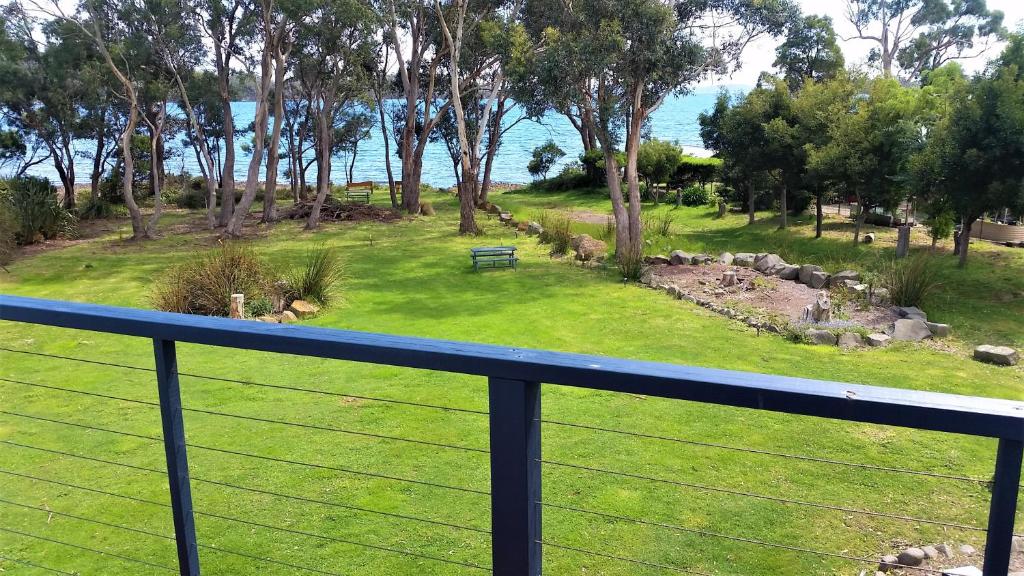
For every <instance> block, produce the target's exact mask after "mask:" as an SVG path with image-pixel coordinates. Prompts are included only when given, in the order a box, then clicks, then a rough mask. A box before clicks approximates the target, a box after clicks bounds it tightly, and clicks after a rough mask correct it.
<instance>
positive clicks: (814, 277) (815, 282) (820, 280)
mask: <svg viewBox="0 0 1024 576" xmlns="http://www.w3.org/2000/svg"><path fill="white" fill-rule="evenodd" d="M826 284H828V273H827V272H811V280H810V282H808V283H807V285H808V286H810V287H811V288H814V289H815V290H817V289H818V288H824V287H825V285H826Z"/></svg>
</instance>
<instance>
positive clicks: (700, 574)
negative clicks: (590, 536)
mask: <svg viewBox="0 0 1024 576" xmlns="http://www.w3.org/2000/svg"><path fill="white" fill-rule="evenodd" d="M534 542H535V543H537V544H540V545H541V546H548V547H551V548H558V549H560V550H569V551H570V552H578V553H580V554H586V555H588V556H598V557H601V558H610V559H612V560H618V561H620V562H628V563H630V564H637V565H639V566H647V567H649V568H661V569H662V570H671V571H672V572H679V573H680V574H691V575H692V576H711V575H710V574H708V573H707V572H695V571H693V570H690V569H687V568H678V567H676V566H669V565H667V564H658V563H656V562H648V561H646V560H637V559H635V558H626V557H625V556H616V555H615V554H608V553H607V552H596V551H594V550H585V549H583V548H576V547H574V546H566V545H564V544H556V543H554V542H548V541H547V540H534Z"/></svg>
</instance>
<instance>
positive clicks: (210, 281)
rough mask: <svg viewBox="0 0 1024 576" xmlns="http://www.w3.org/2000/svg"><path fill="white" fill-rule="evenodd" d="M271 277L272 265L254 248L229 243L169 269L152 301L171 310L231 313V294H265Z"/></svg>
mask: <svg viewBox="0 0 1024 576" xmlns="http://www.w3.org/2000/svg"><path fill="white" fill-rule="evenodd" d="M270 279H271V272H270V267H269V266H268V265H267V263H266V261H264V260H263V258H261V257H260V256H259V255H258V254H257V253H256V251H255V250H254V249H252V248H251V247H249V246H246V245H242V244H235V243H228V244H224V245H223V246H221V247H220V248H217V249H215V250H211V251H209V252H207V253H206V254H202V255H200V256H199V257H198V258H196V259H195V260H193V261H191V262H186V263H183V264H179V265H178V266H176V267H174V268H172V269H171V270H169V271H168V272H167V273H166V274H165V275H164V277H163V278H161V279H159V280H158V281H157V282H156V284H155V287H154V289H153V294H152V298H153V304H154V306H156V307H157V308H158V309H160V310H165V311H168V312H181V313H186V314H203V315H206V316H228V315H229V313H230V312H231V295H232V294H245V297H246V299H253V300H255V299H258V298H260V297H266V296H267V295H268V292H269V288H270Z"/></svg>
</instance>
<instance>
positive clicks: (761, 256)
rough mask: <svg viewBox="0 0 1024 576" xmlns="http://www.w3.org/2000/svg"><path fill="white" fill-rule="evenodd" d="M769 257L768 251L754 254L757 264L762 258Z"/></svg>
mask: <svg viewBox="0 0 1024 576" xmlns="http://www.w3.org/2000/svg"><path fill="white" fill-rule="evenodd" d="M767 257H768V252H758V253H757V254H755V255H754V264H757V263H758V262H760V261H761V260H764V259H765V258H767Z"/></svg>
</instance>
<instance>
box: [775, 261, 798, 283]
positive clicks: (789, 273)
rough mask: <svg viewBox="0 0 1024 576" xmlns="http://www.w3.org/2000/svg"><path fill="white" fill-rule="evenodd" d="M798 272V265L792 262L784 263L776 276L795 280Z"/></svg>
mask: <svg viewBox="0 0 1024 576" xmlns="http://www.w3.org/2000/svg"><path fill="white" fill-rule="evenodd" d="M798 274H800V267H799V266H794V265H793V264H786V265H785V266H783V267H782V268H780V269H779V272H778V276H779V278H780V279H782V280H796V277H797V275H798Z"/></svg>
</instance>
